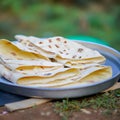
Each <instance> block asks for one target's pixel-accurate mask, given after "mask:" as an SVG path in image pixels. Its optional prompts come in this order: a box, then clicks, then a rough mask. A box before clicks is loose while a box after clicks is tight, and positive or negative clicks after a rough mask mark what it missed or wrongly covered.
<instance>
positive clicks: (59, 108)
mask: <svg viewBox="0 0 120 120" xmlns="http://www.w3.org/2000/svg"><path fill="white" fill-rule="evenodd" d="M83 108H92V109H96V110H97V109H103V114H107V115H109V114H111V113H112V111H113V110H115V109H120V89H118V90H115V91H110V92H106V93H101V94H97V95H93V96H89V97H84V98H80V99H68V98H66V99H63V100H61V101H57V102H55V103H54V110H55V111H56V113H58V114H59V115H60V116H62V119H63V120H67V119H68V118H69V117H70V115H71V114H72V113H73V112H76V111H80V110H81V109H83Z"/></svg>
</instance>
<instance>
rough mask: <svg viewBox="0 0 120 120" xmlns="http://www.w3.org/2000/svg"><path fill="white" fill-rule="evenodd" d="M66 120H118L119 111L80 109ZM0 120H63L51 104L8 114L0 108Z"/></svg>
mask: <svg viewBox="0 0 120 120" xmlns="http://www.w3.org/2000/svg"><path fill="white" fill-rule="evenodd" d="M67 119H68V120H119V119H120V110H118V109H117V110H114V111H112V112H111V113H109V112H108V113H107V112H106V113H104V112H103V111H102V110H95V109H90V108H87V109H82V110H81V111H79V112H74V113H72V114H71V115H70V116H69V117H68V118H67ZM0 120H63V117H62V115H59V114H57V113H56V112H55V111H54V106H53V102H48V103H45V104H42V105H38V106H34V107H32V108H28V109H24V110H18V111H15V112H8V111H7V110H6V108H5V107H0ZM64 120H65V119H64Z"/></svg>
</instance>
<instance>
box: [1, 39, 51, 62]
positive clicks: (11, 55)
mask: <svg viewBox="0 0 120 120" xmlns="http://www.w3.org/2000/svg"><path fill="white" fill-rule="evenodd" d="M0 56H1V57H4V58H5V57H6V59H17V60H48V61H49V59H48V58H47V57H45V56H43V55H41V54H36V53H33V52H28V51H24V50H22V49H20V48H18V47H17V46H15V45H14V44H13V43H12V42H10V41H8V40H5V39H1V40H0Z"/></svg>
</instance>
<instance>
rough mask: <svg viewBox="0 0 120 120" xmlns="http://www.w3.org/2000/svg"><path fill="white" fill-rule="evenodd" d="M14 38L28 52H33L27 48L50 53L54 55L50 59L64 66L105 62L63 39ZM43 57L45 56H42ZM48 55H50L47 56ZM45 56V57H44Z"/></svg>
mask: <svg viewBox="0 0 120 120" xmlns="http://www.w3.org/2000/svg"><path fill="white" fill-rule="evenodd" d="M15 38H16V39H17V40H18V41H19V42H21V43H22V44H23V43H24V45H26V48H27V49H28V50H31V51H32V52H37V51H34V50H33V49H31V48H29V47H28V46H32V48H34V49H36V50H44V51H46V52H49V51H51V53H54V55H53V56H49V57H50V58H54V59H55V61H57V62H60V63H62V64H65V65H66V66H69V67H70V66H74V67H75V66H78V64H79V63H100V64H101V63H104V61H105V60H106V59H105V57H104V56H103V55H101V54H100V53H99V52H98V51H96V50H92V49H90V48H87V47H85V46H83V45H81V44H79V43H77V42H74V41H70V40H68V39H65V38H63V37H52V38H48V39H44V40H43V39H40V38H37V37H33V36H28V37H27V36H21V35H16V36H15ZM44 55H45V54H44ZM49 55H50V54H49ZM45 56H46V55H45Z"/></svg>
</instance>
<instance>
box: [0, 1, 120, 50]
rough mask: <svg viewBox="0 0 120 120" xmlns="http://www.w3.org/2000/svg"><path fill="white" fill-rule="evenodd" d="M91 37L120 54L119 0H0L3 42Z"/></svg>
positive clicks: (0, 33)
mask: <svg viewBox="0 0 120 120" xmlns="http://www.w3.org/2000/svg"><path fill="white" fill-rule="evenodd" d="M16 34H24V35H33V36H37V37H51V36H63V37H71V36H72V37H73V36H74V38H78V39H79V36H90V37H93V38H95V39H98V40H102V41H104V42H105V43H107V44H108V45H110V46H112V47H113V48H115V49H117V50H119V51H120V0H0V38H1V39H2V38H5V39H9V40H14V35H16Z"/></svg>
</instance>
